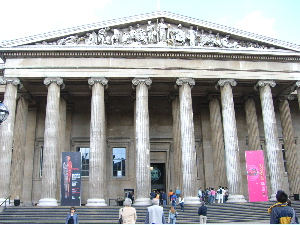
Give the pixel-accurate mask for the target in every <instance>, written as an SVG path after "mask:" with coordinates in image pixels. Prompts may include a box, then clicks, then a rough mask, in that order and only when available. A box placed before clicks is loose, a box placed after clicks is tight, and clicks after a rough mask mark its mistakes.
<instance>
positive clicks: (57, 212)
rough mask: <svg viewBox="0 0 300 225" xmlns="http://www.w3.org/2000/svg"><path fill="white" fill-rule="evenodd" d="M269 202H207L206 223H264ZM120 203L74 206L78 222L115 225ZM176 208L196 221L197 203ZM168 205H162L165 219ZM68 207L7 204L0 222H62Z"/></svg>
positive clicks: (181, 218) (182, 218) (141, 215)
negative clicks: (100, 205)
mask: <svg viewBox="0 0 300 225" xmlns="http://www.w3.org/2000/svg"><path fill="white" fill-rule="evenodd" d="M272 204H273V202H260V203H249V202H248V203H226V204H210V205H207V207H208V221H207V222H208V223H251V222H252V223H257V221H260V222H261V223H268V221H269V218H270V217H269V214H268V213H267V209H268V208H269V207H270V206H271V205H272ZM293 207H294V209H295V210H296V212H299V213H300V202H299V201H294V202H293ZM120 208H121V206H107V207H101V208H99V207H85V206H81V207H76V209H77V213H78V215H79V222H80V223H81V224H96V223H98V224H116V223H117V221H118V212H119V209H120ZM135 208H136V210H137V216H138V219H137V224H143V223H144V220H145V216H146V211H147V207H135ZM177 210H178V213H179V214H178V218H177V221H176V223H177V224H193V223H199V216H198V214H197V211H198V206H192V205H190V206H189V205H186V206H185V211H184V212H182V211H180V208H179V207H178V208H177ZM168 211H169V206H168V207H165V208H164V212H165V216H166V219H167V217H168ZM68 212H69V207H68V206H58V207H38V206H32V207H25V206H9V207H7V208H6V209H5V210H4V211H3V212H2V213H1V214H0V223H1V224H64V223H65V218H66V215H67V213H68Z"/></svg>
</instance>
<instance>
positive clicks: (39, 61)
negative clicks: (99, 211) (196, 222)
mask: <svg viewBox="0 0 300 225" xmlns="http://www.w3.org/2000/svg"><path fill="white" fill-rule="evenodd" d="M154 16H157V15H149V18H147V19H143V20H139V19H138V18H135V20H133V19H132V22H131V23H132V24H135V23H137V22H139V24H142V27H144V28H146V24H147V23H146V20H148V19H149V20H151V19H153V18H154ZM160 17H164V18H165V22H167V23H171V25H172V26H174V27H177V24H179V22H180V24H183V26H185V27H184V29H183V30H185V29H186V31H187V30H188V29H190V27H189V26H187V24H189V23H190V22H191V21H189V20H188V19H187V18H183V19H180V20H179V19H177V20H178V21H177V20H175V19H176V15H160ZM155 18H156V17H155ZM143 22H145V23H143ZM196 24H197V23H196ZM175 25H176V26H175ZM198 25H200V22H198ZM111 26H112V27H113V25H111ZM122 26H124V27H125V26H127V24H126V25H123V24H121V23H120V24H119V27H116V28H115V29H117V28H118V29H121V28H120V27H122ZM94 29H96V28H94ZM124 29H125V28H124ZM203 29H206V28H205V26H203ZM215 29H217V28H215ZM174 32H175V31H174ZM208 33H209V32H208ZM170 34H172V32H170ZM174 34H175V33H174ZM69 36H70V34H68V35H67V34H66V37H69ZM224 36H225V32H224ZM66 37H64V38H66ZM169 37H170V41H171V40H172V35H171V36H169ZM234 38H235V39H236V40H239V38H242V37H239V36H238V35H237V34H235V36H234ZM257 38H259V37H257ZM54 39H55V38H54V37H51V38H49V40H47V43H44V44H41V42H40V41H39V42H38V44H36V42H37V41H32V42H29V43H28V44H23V45H22V46H18V45H16V46H13V45H12V46H4V45H3V44H2V45H0V46H1V47H0V55H1V57H2V58H3V59H4V61H5V64H4V67H3V69H2V70H0V71H1V72H0V73H1V75H2V77H3V78H2V79H3V82H2V83H1V84H3V85H4V86H5V90H4V91H3V93H2V98H3V99H4V101H7V104H6V105H7V106H9V107H10V112H11V113H14V114H16V115H18V113H21V114H23V117H24V118H26V121H27V123H25V124H24V126H26V129H25V128H24V130H27V131H23V132H22V133H21V134H18V135H19V136H20V138H23V139H24V140H26V143H25V144H24V145H25V148H24V149H22V150H21V151H22V152H21V153H20V154H21V155H22V154H24V161H23V162H22V164H21V165H23V166H22V168H20V167H17V168H12V167H13V166H14V164H11V165H9V163H7V162H10V161H11V160H12V159H13V160H16V158H14V157H13V155H12V154H11V151H10V150H9V149H12V148H14V149H15V147H12V146H13V145H14V144H16V142H14V141H13V138H15V136H14V135H16V132H12V133H8V131H11V129H12V128H13V126H15V119H14V117H11V118H10V120H7V121H5V123H6V125H5V126H6V128H5V129H3V128H4V125H1V128H0V129H1V142H3V146H5V147H3V149H2V150H3V152H5V154H2V157H4V156H5V159H4V158H3V163H0V171H2V172H1V177H3V179H5V180H6V181H7V182H8V183H9V184H10V186H9V185H7V184H4V183H5V182H4V183H3V184H2V186H3V187H2V188H0V200H1V199H2V198H4V199H5V198H6V197H7V195H12V198H16V197H17V196H18V197H20V199H21V200H22V202H23V204H35V203H39V205H40V206H46V205H58V204H59V199H60V193H59V190H60V181H58V180H59V179H60V169H61V165H60V163H58V161H60V157H61V156H60V154H61V152H73V151H74V152H76V151H79V152H81V153H82V154H83V152H85V154H83V159H82V160H83V164H82V165H84V167H83V168H85V173H84V174H82V187H83V188H82V193H81V199H82V204H85V205H86V206H106V205H108V203H109V199H112V198H116V197H118V196H123V195H124V189H134V194H135V199H136V202H135V204H136V205H150V199H149V193H150V192H151V189H152V187H151V170H150V166H151V162H155V163H162V164H163V165H164V168H165V171H164V176H165V178H164V179H163V181H164V184H163V185H164V186H165V188H166V191H168V190H169V189H175V188H176V187H180V189H181V190H182V192H183V195H184V198H185V203H186V204H199V200H198V198H197V190H198V188H199V187H202V188H205V187H218V186H220V185H221V186H228V187H229V191H230V197H229V201H231V202H245V201H247V196H248V192H247V177H246V168H245V154H244V153H245V151H247V150H260V149H262V150H263V151H264V154H265V159H266V162H265V163H266V167H267V168H268V169H267V179H268V188H269V190H268V193H269V196H270V197H271V200H273V199H274V194H275V193H276V191H277V190H278V189H284V190H285V191H287V192H288V193H290V194H291V195H292V194H297V193H299V192H300V190H299V189H300V187H299V185H300V183H299V182H298V181H297V180H296V179H295V178H296V177H299V176H298V175H299V174H297V173H299V172H297V170H294V169H293V168H299V160H296V159H297V158H298V157H299V156H300V155H299V154H300V153H299V145H298V143H297V138H298V136H299V135H300V127H299V126H298V125H297V124H299V122H300V113H299V107H300V106H299V104H298V101H297V100H298V97H297V93H298V95H299V91H298V90H297V89H296V88H297V87H298V86H297V84H298V83H297V82H299V81H300V55H299V51H300V50H297V49H295V48H297V46H285V47H284V46H276V43H264V42H263V40H260V46H262V45H265V46H267V47H264V48H262V47H261V48H248V47H247V48H246V47H240V48H237V47H236V45H230V46H229V45H228V46H225V43H223V44H222V45H221V44H220V45H217V44H214V45H213V46H210V44H207V43H206V42H205V43H200V42H199V43H198V39H197V40H196V42H195V43H194V42H192V43H194V44H193V45H192V46H189V45H176V44H174V45H171V44H170V43H171V42H170V43H169V42H167V41H166V42H162V43H154V44H153V43H151V45H150V43H148V44H139V45H138V44H137V41H133V42H132V43H129V41H128V43H127V42H126V43H125V44H124V43H123V44H122V45H121V41H120V43H119V45H115V44H104V42H101V43H102V44H99V43H98V44H94V45H93V44H88V43H87V42H85V43H77V44H74V43H73V44H72V45H68V44H57V45H54V44H50V42H51V43H53V41H54ZM56 39H57V40H59V41H57V43H63V42H62V41H66V39H63V38H62V37H57V38H56ZM68 40H69V39H68ZM89 40H91V39H89ZM247 41H251V40H250V37H248V39H247ZM253 41H254V40H253ZM172 43H173V42H172ZM232 43H234V42H232ZM5 44H7V43H5ZM34 44H35V45H34ZM202 44H203V46H201V45H202ZM274 46H276V47H274ZM298 48H299V49H300V47H299V46H298ZM10 80H16V81H17V82H16V83H13V82H10ZM21 85H22V86H23V88H22V89H18V88H20V87H21ZM24 94H26V95H29V96H30V98H25V99H24V98H21V97H20V96H23V95H24ZM281 95H288V96H290V95H291V96H293V97H294V99H293V100H291V98H288V99H287V98H286V99H285V100H284V101H285V102H284V103H280V98H279V96H281ZM28 99H30V101H29V100H28ZM281 100H282V98H281ZM21 101H22V102H23V104H27V105H28V109H27V107H24V110H22V111H19V110H17V105H18V104H21V103H20V102H21ZM24 101H25V103H24ZM287 102H288V104H287ZM283 104H284V105H283ZM278 108H280V111H279V110H278ZM16 111H17V112H16ZM283 115H286V116H283ZM19 116H20V115H19ZM21 117H22V116H21ZM286 117H288V119H286ZM291 121H293V122H291ZM3 124H4V123H3ZM287 129H288V130H289V131H290V132H288V131H286V130H287ZM291 132H292V133H291ZM4 143H6V144H4ZM19 145H20V144H19ZM6 146H7V147H6ZM14 146H15V145H14ZM254 148H255V149H254ZM119 155H122V156H121V157H120V158H118V157H119ZM4 160H5V162H4ZM285 165H286V166H285ZM287 165H288V166H287ZM12 169H13V170H14V172H13V173H11V172H10V171H11V170H12ZM16 169H17V170H19V171H24V179H23V180H22V181H20V180H21V178H20V177H15V176H13V174H16V173H17V171H15V170H16ZM28 179H29V180H31V181H32V185H25V184H26V183H27V182H28ZM292 181H294V182H292ZM20 182H22V184H23V186H20V185H17V184H19V183H20ZM20 193H21V194H20Z"/></svg>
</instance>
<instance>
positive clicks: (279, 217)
mask: <svg viewBox="0 0 300 225" xmlns="http://www.w3.org/2000/svg"><path fill="white" fill-rule="evenodd" d="M276 199H277V203H275V204H274V205H272V206H271V207H270V208H269V209H268V213H270V224H289V223H291V220H292V218H293V215H294V210H293V208H292V207H290V206H288V203H287V200H288V196H287V194H286V193H285V192H284V191H282V190H278V191H277V193H276Z"/></svg>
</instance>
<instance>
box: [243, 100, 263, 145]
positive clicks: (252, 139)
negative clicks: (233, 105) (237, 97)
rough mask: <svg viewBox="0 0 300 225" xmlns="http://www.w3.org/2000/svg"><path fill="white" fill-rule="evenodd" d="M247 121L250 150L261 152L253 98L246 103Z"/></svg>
mask: <svg viewBox="0 0 300 225" xmlns="http://www.w3.org/2000/svg"><path fill="white" fill-rule="evenodd" d="M245 112H246V121H247V129H248V146H249V150H251V151H253V150H261V147H260V146H261V145H260V138H259V130H258V122H257V115H256V107H255V101H254V99H252V98H249V99H247V101H246V102H245Z"/></svg>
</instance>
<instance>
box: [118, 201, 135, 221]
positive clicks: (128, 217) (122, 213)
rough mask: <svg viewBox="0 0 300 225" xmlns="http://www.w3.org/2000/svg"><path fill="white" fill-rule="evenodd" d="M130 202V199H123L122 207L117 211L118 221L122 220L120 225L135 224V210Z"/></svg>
mask: <svg viewBox="0 0 300 225" xmlns="http://www.w3.org/2000/svg"><path fill="white" fill-rule="evenodd" d="M131 204H132V200H131V199H130V198H125V200H124V207H123V208H121V209H120V210H119V219H120V218H122V223H124V224H135V222H136V219H137V214H136V210H135V208H134V207H131Z"/></svg>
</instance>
